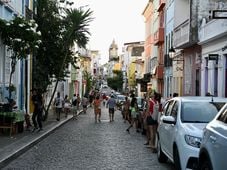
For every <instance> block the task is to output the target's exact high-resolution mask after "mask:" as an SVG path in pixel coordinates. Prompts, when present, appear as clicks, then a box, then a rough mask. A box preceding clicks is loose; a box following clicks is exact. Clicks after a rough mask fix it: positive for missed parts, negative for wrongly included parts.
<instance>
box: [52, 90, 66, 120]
mask: <svg viewBox="0 0 227 170" xmlns="http://www.w3.org/2000/svg"><path fill="white" fill-rule="evenodd" d="M54 106H55V113H56V117H57V118H56V120H57V121H59V120H60V117H61V112H62V109H63V106H64V100H63V98H62V97H61V95H60V92H58V93H57V97H56V98H55V100H54Z"/></svg>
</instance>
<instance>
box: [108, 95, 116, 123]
mask: <svg viewBox="0 0 227 170" xmlns="http://www.w3.org/2000/svg"><path fill="white" fill-rule="evenodd" d="M106 106H107V107H108V108H109V117H110V122H113V121H114V112H115V109H116V100H115V99H114V96H113V95H111V97H110V98H109V100H108V101H107V103H106Z"/></svg>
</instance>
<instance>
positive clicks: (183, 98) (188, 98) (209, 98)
mask: <svg viewBox="0 0 227 170" xmlns="http://www.w3.org/2000/svg"><path fill="white" fill-rule="evenodd" d="M172 99H174V100H175V99H176V100H181V101H182V102H198V101H200V102H227V98H224V97H212V96H205V97H203V96H181V97H174V98H172Z"/></svg>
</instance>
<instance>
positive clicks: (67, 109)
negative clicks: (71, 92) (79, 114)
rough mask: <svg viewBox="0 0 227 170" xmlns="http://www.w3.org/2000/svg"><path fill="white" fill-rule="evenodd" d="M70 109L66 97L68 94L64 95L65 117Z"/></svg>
mask: <svg viewBox="0 0 227 170" xmlns="http://www.w3.org/2000/svg"><path fill="white" fill-rule="evenodd" d="M70 109H71V103H70V100H69V98H68V95H65V98H64V113H65V117H66V118H67V116H68V114H69V112H70Z"/></svg>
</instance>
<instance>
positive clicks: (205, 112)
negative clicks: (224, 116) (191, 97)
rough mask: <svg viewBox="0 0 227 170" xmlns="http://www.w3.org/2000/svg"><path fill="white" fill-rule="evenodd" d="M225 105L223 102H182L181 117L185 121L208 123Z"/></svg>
mask: <svg viewBox="0 0 227 170" xmlns="http://www.w3.org/2000/svg"><path fill="white" fill-rule="evenodd" d="M224 105H225V102H203V101H201V102H195V101H194V102H184V103H183V104H182V110H181V119H182V122H185V123H193V122H196V123H208V122H210V121H211V120H212V119H213V118H214V117H215V116H216V114H217V113H218V111H219V110H220V109H221V108H222V107H223V106H224Z"/></svg>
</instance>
